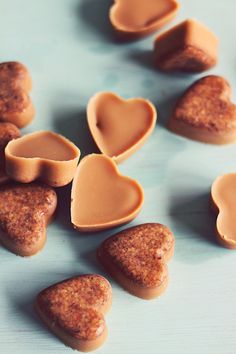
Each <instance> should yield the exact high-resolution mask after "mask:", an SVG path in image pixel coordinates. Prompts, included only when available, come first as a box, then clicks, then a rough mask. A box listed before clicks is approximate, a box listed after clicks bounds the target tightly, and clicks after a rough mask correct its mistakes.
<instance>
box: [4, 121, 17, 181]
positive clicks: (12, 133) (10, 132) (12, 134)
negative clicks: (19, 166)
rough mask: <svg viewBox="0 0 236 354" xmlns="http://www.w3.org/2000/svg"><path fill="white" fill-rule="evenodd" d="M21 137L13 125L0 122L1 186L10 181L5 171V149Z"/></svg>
mask: <svg viewBox="0 0 236 354" xmlns="http://www.w3.org/2000/svg"><path fill="white" fill-rule="evenodd" d="M19 137H20V131H19V129H18V128H17V127H16V126H15V125H14V124H12V123H7V122H0V184H3V183H6V182H8V181H9V177H8V176H7V174H6V169H5V152H4V150H5V147H6V145H7V144H8V143H9V141H11V140H13V139H17V138H19Z"/></svg>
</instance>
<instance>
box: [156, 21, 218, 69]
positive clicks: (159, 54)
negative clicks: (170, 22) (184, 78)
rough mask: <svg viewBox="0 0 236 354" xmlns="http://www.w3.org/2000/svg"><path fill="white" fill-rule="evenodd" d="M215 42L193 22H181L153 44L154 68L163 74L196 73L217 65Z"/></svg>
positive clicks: (216, 43) (204, 29)
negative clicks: (169, 72) (177, 72)
mask: <svg viewBox="0 0 236 354" xmlns="http://www.w3.org/2000/svg"><path fill="white" fill-rule="evenodd" d="M217 49H218V39H217V37H216V36H215V35H214V33H212V32H211V31H210V30H209V29H208V28H207V27H206V26H204V25H203V24H201V23H200V22H198V21H196V20H191V19H189V20H185V21H184V22H181V23H180V24H178V25H177V26H174V27H172V28H171V29H169V30H168V31H166V32H164V33H162V34H161V35H159V36H158V37H157V38H156V40H155V49H154V54H155V64H156V66H157V67H158V68H159V69H161V70H164V71H182V72H186V73H197V72H202V71H205V70H208V69H210V68H211V67H213V66H214V65H216V63H217Z"/></svg>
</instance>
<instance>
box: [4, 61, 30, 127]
mask: <svg viewBox="0 0 236 354" xmlns="http://www.w3.org/2000/svg"><path fill="white" fill-rule="evenodd" d="M31 87H32V83H31V78H30V75H29V72H28V70H27V69H26V67H25V66H24V65H23V64H21V63H18V62H6V63H2V64H0V121H4V122H10V123H13V124H15V125H16V126H17V127H18V128H22V127H24V126H26V125H27V124H29V123H30V122H31V120H32V119H33V117H34V114H35V110H34V106H33V103H32V101H31V99H30V97H29V91H30V90H31Z"/></svg>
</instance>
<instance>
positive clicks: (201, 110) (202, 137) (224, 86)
mask: <svg viewBox="0 0 236 354" xmlns="http://www.w3.org/2000/svg"><path fill="white" fill-rule="evenodd" d="M230 96H231V89H230V85H229V83H228V82H227V81H226V80H225V79H224V78H223V77H220V76H214V75H210V76H206V77H203V78H202V79H200V80H198V81H196V82H195V83H194V84H193V85H192V86H190V87H189V88H188V89H187V91H186V92H185V93H184V94H183V96H182V97H181V98H180V100H179V101H178V102H177V104H176V107H175V109H174V111H173V114H172V117H171V119H170V121H169V128H170V129H171V130H172V131H173V132H175V133H177V134H180V135H183V136H186V137H188V138H190V139H194V140H199V141H202V142H206V143H211V144H227V143H231V142H234V141H235V140H236V105H234V104H233V103H232V102H231V101H230Z"/></svg>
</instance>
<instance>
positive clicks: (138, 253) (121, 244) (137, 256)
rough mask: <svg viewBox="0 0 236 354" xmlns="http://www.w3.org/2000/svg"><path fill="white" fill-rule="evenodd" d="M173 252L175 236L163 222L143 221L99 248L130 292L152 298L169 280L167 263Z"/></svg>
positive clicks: (101, 256)
mask: <svg viewBox="0 0 236 354" xmlns="http://www.w3.org/2000/svg"><path fill="white" fill-rule="evenodd" d="M173 252H174V236H173V234H172V233H171V231H170V230H169V229H168V228H167V227H166V226H164V225H161V224H156V223H148V224H142V225H138V226H134V227H131V228H129V229H126V230H123V231H121V232H119V233H117V234H115V235H113V236H111V237H109V238H108V239H106V240H105V241H104V242H103V243H102V244H101V245H100V247H99V249H98V252H97V255H98V259H99V261H100V262H101V263H102V265H103V266H104V267H105V269H106V270H107V271H108V273H110V274H111V276H112V277H114V279H116V280H117V281H118V282H119V283H120V285H121V286H122V287H123V288H125V289H126V290H127V291H128V292H130V293H131V294H133V295H135V296H138V297H141V298H143V299H152V298H155V297H157V296H159V295H160V294H162V293H163V292H164V290H165V289H166V287H167V283H168V270H167V266H166V262H167V261H168V260H169V259H170V258H171V257H172V255H173Z"/></svg>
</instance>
